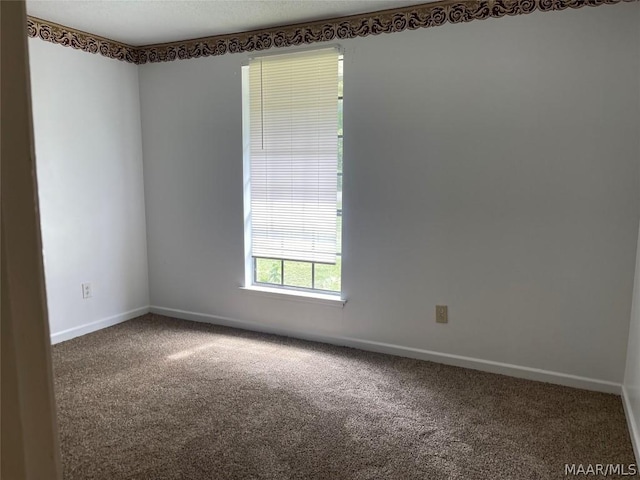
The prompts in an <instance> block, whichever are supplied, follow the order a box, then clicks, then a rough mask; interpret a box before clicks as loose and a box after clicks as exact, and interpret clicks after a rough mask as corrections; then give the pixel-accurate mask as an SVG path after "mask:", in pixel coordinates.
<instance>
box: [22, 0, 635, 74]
mask: <svg viewBox="0 0 640 480" xmlns="http://www.w3.org/2000/svg"><path fill="white" fill-rule="evenodd" d="M636 1H639V0H441V1H437V2H433V3H426V4H421V5H413V6H409V7H404V8H394V9H391V10H382V11H378V12H372V13H365V14H360V15H353V16H350V17H340V18H334V19H330V20H322V21H318V22H312V23H304V24H295V25H288V26H283V27H274V28H267V29H262V30H254V31H251V32H242V33H234V34H228V35H215V36H211V37H203V38H196V39H191V40H184V41H179V42H170V43H162V44H155V45H143V46H140V47H134V46H131V45H126V44H123V43H119V42H116V41H113V40H109V39H107V38H103V37H98V36H96V35H92V34H90V33H86V32H81V31H79V30H74V29H72V28H68V27H65V26H63V25H58V24H55V23H51V22H47V21H46V20H41V19H38V18H33V17H29V18H28V20H27V22H28V27H27V31H28V34H29V36H30V37H38V38H41V39H42V40H46V41H48V42H52V43H57V44H61V45H64V46H68V47H72V48H76V49H79V50H84V51H86V52H91V53H100V54H101V55H104V56H105V57H109V58H114V59H117V60H122V61H126V62H130V63H135V64H138V65H141V64H145V63H154V62H170V61H173V60H180V59H187V58H199V57H207V56H212V55H224V54H226V53H240V52H253V51H260V50H266V49H268V48H272V47H289V46H295V45H303V44H310V43H317V42H327V41H332V40H333V41H335V40H339V39H345V38H355V37H366V36H368V35H379V34H381V33H392V32H402V31H404V30H416V29H418V28H429V27H436V26H439V25H444V24H446V23H453V24H455V23H466V22H470V21H472V20H484V19H487V18H500V17H504V16H514V15H524V14H527V13H532V12H535V11H536V10H539V11H541V12H550V11H555V10H566V9H568V8H572V9H576V8H581V7H587V6H589V7H596V6H599V5H612V4H616V3H623V2H636Z"/></svg>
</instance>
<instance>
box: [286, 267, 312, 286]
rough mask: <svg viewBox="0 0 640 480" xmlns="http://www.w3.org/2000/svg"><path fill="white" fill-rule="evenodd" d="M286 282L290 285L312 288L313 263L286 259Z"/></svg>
mask: <svg viewBox="0 0 640 480" xmlns="http://www.w3.org/2000/svg"><path fill="white" fill-rule="evenodd" d="M284 284H285V285H287V286H289V287H304V288H312V287H313V285H312V283H311V263H309V262H294V261H291V260H285V262H284Z"/></svg>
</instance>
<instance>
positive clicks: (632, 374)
mask: <svg viewBox="0 0 640 480" xmlns="http://www.w3.org/2000/svg"><path fill="white" fill-rule="evenodd" d="M639 8H640V5H639ZM638 30H640V17H639V18H638ZM637 55H638V58H639V62H638V63H639V64H640V38H639V39H638V53H637ZM639 68H640V65H639ZM638 90H640V78H639V80H638ZM638 112H639V114H640V102H639V103H638ZM636 135H637V137H638V142H640V130H639V131H638V132H637V133H636ZM638 163H640V155H638ZM638 237H639V238H638V252H637V253H636V278H635V284H634V287H633V307H632V310H631V326H630V328H629V345H628V349H627V369H626V372H625V376H624V396H625V402H626V405H625V406H626V408H627V419H628V420H629V427H630V428H629V429H630V433H631V437H632V440H633V443H634V448H635V452H636V461H637V462H638V463H640V231H639V232H638Z"/></svg>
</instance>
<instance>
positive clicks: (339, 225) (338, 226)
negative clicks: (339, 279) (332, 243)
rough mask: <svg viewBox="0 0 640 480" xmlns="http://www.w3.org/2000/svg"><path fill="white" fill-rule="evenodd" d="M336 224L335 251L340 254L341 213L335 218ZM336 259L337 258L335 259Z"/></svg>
mask: <svg viewBox="0 0 640 480" xmlns="http://www.w3.org/2000/svg"><path fill="white" fill-rule="evenodd" d="M336 220H337V225H336V227H337V228H336V243H337V245H336V251H337V252H338V253H339V254H342V215H340V216H339V217H338V218H337V219H336ZM336 261H337V260H336Z"/></svg>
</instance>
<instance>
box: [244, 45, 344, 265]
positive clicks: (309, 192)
mask: <svg viewBox="0 0 640 480" xmlns="http://www.w3.org/2000/svg"><path fill="white" fill-rule="evenodd" d="M249 100H250V107H249V108H250V139H251V144H250V168H251V170H250V178H251V244H252V245H251V248H252V255H253V256H254V257H267V258H279V259H288V260H301V261H308V262H324V263H335V259H336V191H337V168H338V160H337V158H338V51H337V50H336V49H334V48H329V49H322V50H314V51H307V52H299V53H293V54H284V55H274V56H266V57H262V58H256V59H254V60H251V62H250V64H249Z"/></svg>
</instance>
